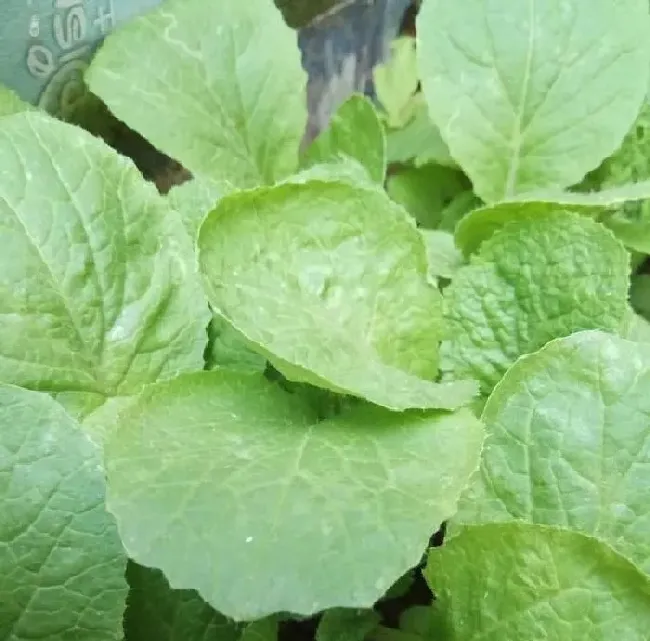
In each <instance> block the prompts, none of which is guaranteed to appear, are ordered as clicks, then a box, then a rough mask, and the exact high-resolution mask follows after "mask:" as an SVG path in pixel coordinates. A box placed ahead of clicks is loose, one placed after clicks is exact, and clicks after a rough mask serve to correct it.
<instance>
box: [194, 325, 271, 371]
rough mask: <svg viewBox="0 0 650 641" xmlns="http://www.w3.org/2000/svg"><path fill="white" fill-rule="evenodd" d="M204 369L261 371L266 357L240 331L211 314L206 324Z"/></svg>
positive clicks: (264, 365)
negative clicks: (206, 344)
mask: <svg viewBox="0 0 650 641" xmlns="http://www.w3.org/2000/svg"><path fill="white" fill-rule="evenodd" d="M205 365H206V369H214V368H216V367H227V368H229V369H236V370H239V371H242V372H258V373H260V374H261V373H262V372H264V370H265V369H266V358H264V356H262V355H261V354H258V353H257V352H256V351H254V349H252V346H251V345H250V343H249V342H248V341H247V340H246V338H245V337H244V336H242V334H241V333H240V332H238V331H237V330H236V329H235V328H234V327H233V326H232V325H231V324H230V323H229V322H228V321H226V320H224V319H223V318H221V317H220V316H216V315H215V316H213V317H212V321H211V322H210V325H209V326H208V347H207V350H206V363H205Z"/></svg>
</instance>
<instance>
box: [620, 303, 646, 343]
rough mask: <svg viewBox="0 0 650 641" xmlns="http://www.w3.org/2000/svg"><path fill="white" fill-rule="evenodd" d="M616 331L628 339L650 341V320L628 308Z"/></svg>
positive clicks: (642, 341)
mask: <svg viewBox="0 0 650 641" xmlns="http://www.w3.org/2000/svg"><path fill="white" fill-rule="evenodd" d="M618 333H619V334H620V336H622V337H623V338H626V339H627V340H629V341H637V342H639V343H650V322H648V321H647V320H646V319H645V318H644V317H643V316H639V315H638V314H635V313H634V311H633V310H632V309H628V311H627V314H626V315H625V317H624V318H623V322H622V323H621V327H620V328H619V331H618Z"/></svg>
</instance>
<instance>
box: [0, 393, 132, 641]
mask: <svg viewBox="0 0 650 641" xmlns="http://www.w3.org/2000/svg"><path fill="white" fill-rule="evenodd" d="M0 454H1V457H0V458H1V466H0V638H2V639H7V641H22V640H26V639H44V640H45V639H47V641H67V640H68V639H75V640H77V641H115V639H118V638H121V629H122V616H123V613H124V607H125V600H126V594H127V585H126V581H125V579H124V570H125V568H126V555H125V554H124V552H123V550H122V545H121V542H120V539H119V537H118V534H117V530H116V527H115V523H114V520H113V517H112V516H110V515H109V514H108V513H107V512H106V509H105V507H104V490H105V486H104V474H103V471H102V465H101V459H100V453H99V450H98V449H97V448H96V447H95V445H94V444H93V443H91V441H90V440H89V439H88V437H87V436H86V435H85V434H84V433H83V432H82V431H81V430H80V429H79V426H78V425H77V423H76V422H75V421H74V420H72V419H71V418H70V417H69V416H68V415H67V414H66V413H65V412H64V410H63V408H62V407H61V406H60V405H59V404H58V403H56V402H55V401H53V400H52V399H51V398H49V397H48V396H47V395H45V394H39V393H37V392H30V391H27V390H24V389H20V388H18V387H14V386H12V385H0Z"/></svg>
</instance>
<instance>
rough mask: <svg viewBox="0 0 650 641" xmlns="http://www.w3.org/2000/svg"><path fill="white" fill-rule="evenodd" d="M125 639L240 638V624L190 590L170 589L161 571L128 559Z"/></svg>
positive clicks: (226, 640) (201, 640) (225, 640)
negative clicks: (227, 617)
mask: <svg viewBox="0 0 650 641" xmlns="http://www.w3.org/2000/svg"><path fill="white" fill-rule="evenodd" d="M126 576H127V579H128V581H129V588H130V589H129V598H128V604H127V608H126V614H125V615H124V634H125V638H126V641H150V640H153V639H155V641H240V637H241V634H242V630H243V626H242V625H241V624H237V623H234V622H233V621H231V620H229V619H226V617H224V616H223V615H221V614H219V613H218V612H217V611H215V610H214V609H213V608H211V607H210V606H209V605H208V604H207V603H206V602H205V601H204V600H203V599H202V598H201V597H200V596H199V595H198V594H197V593H196V592H195V591H194V590H174V589H172V588H170V587H169V583H168V582H167V579H165V577H164V575H163V574H162V572H160V571H159V570H154V569H151V568H145V567H142V566H141V565H138V564H137V563H133V562H130V563H129V565H128V568H127V574H126Z"/></svg>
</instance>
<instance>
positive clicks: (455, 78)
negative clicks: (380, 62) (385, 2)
mask: <svg viewBox="0 0 650 641" xmlns="http://www.w3.org/2000/svg"><path fill="white" fill-rule="evenodd" d="M417 26H418V32H417V33H418V63H419V68H420V75H421V80H422V85H423V89H424V93H425V95H426V97H427V101H428V104H429V111H430V114H431V117H432V119H433V121H434V122H435V124H436V125H438V127H439V128H440V131H441V134H442V137H443V138H444V140H445V141H446V143H447V144H448V145H449V149H450V151H451V155H452V156H453V157H454V158H455V159H456V160H457V161H458V162H459V164H460V165H461V166H462V168H463V169H464V170H465V171H466V172H467V174H468V175H469V177H470V178H471V179H472V182H473V184H474V188H475V191H476V193H477V194H478V195H479V196H480V197H481V198H483V199H484V200H485V201H487V202H493V201H498V200H501V199H503V198H506V197H511V196H514V195H516V194H520V193H524V192H526V191H530V190H532V189H536V188H540V187H568V186H569V185H573V184H575V183H577V182H579V181H580V180H581V179H582V177H583V176H584V175H585V174H586V173H587V172H588V171H589V170H591V169H594V168H595V167H597V166H598V165H599V164H600V162H601V161H602V160H603V159H604V158H605V157H606V156H608V155H610V154H611V153H612V152H614V151H615V149H616V148H617V147H618V146H619V145H620V144H621V141H622V140H623V137H624V136H625V134H626V133H627V131H628V129H629V128H630V126H631V125H632V122H633V121H634V118H635V117H636V115H637V113H638V111H639V108H640V107H641V104H642V101H643V99H644V97H645V94H646V90H647V78H648V67H649V65H650V38H648V34H649V33H650V16H649V14H648V3H647V1H646V0H619V1H618V2H611V0H546V1H544V2H539V0H522V1H521V2H512V1H511V0H455V1H454V2H448V1H447V0H427V1H426V2H424V3H423V5H422V9H421V11H420V14H419V16H418V25H417Z"/></svg>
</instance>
